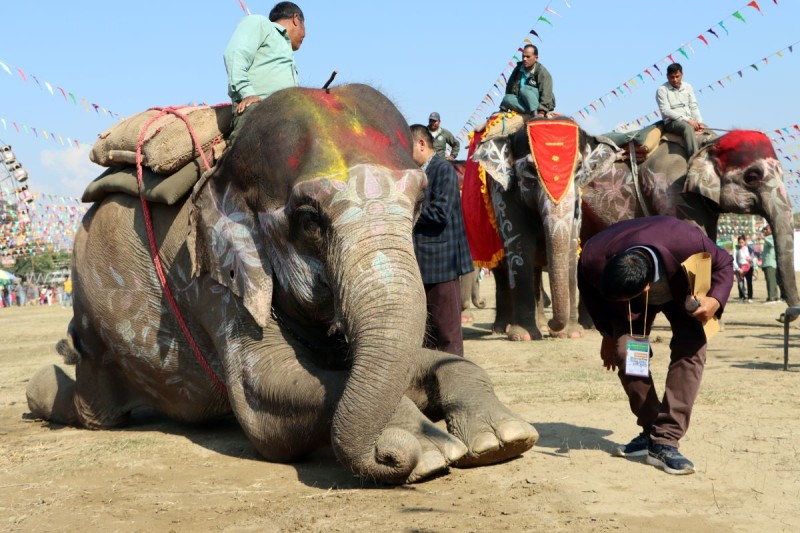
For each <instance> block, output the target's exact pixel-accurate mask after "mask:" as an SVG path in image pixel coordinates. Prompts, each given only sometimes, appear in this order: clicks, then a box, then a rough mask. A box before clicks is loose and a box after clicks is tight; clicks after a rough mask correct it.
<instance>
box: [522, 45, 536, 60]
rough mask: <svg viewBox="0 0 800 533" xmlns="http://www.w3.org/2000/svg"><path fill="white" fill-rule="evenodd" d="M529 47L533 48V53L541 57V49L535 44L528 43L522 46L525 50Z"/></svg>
mask: <svg viewBox="0 0 800 533" xmlns="http://www.w3.org/2000/svg"><path fill="white" fill-rule="evenodd" d="M527 48H533V55H535V56H536V57H539V49H538V48H536V45H535V44H526V45H525V46H523V47H522V49H523V50H525V49H527Z"/></svg>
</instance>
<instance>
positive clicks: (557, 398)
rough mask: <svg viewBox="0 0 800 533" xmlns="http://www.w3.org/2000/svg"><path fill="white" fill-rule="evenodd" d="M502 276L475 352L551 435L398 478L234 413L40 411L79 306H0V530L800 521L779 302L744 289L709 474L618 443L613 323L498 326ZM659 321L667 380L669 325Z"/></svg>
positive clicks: (698, 450) (792, 387) (698, 436)
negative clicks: (300, 458)
mask: <svg viewBox="0 0 800 533" xmlns="http://www.w3.org/2000/svg"><path fill="white" fill-rule="evenodd" d="M491 285H492V282H491V278H489V279H488V280H487V281H486V282H485V284H484V289H483V290H484V294H485V295H486V296H487V300H488V304H489V305H488V306H487V309H485V310H477V311H476V312H475V315H476V321H475V325H474V326H472V327H467V328H465V337H466V339H467V340H466V352H467V357H468V358H470V359H471V360H473V361H476V362H477V363H478V364H480V365H482V366H483V367H484V368H486V369H487V371H488V372H489V375H490V376H491V377H492V380H493V381H494V384H495V388H496V390H497V392H498V395H499V396H500V398H501V399H502V400H504V401H505V402H506V403H507V404H508V405H509V406H511V408H512V409H514V410H515V411H516V412H518V413H520V414H521V415H522V416H523V417H525V418H526V419H527V420H529V421H530V422H531V423H533V424H534V425H535V426H536V428H537V429H538V430H539V433H540V434H541V439H540V441H539V443H538V444H537V446H536V447H535V448H534V449H533V450H531V451H529V452H528V453H526V454H525V455H524V456H523V457H521V458H519V459H516V460H512V461H509V462H507V463H505V464H500V465H496V466H492V467H485V468H477V469H466V470H459V469H453V470H451V471H450V473H449V474H447V475H445V476H441V477H439V478H436V479H433V480H430V481H428V482H425V483H421V484H418V485H411V486H404V487H393V488H370V487H365V486H363V485H362V484H361V483H360V482H359V481H358V480H356V479H354V478H353V477H352V476H350V475H348V474H346V473H345V472H344V471H343V469H342V468H341V467H340V466H339V465H338V464H337V463H336V461H335V459H334V458H333V456H332V454H331V453H330V452H329V451H325V450H324V451H320V452H319V453H318V454H317V455H316V456H315V457H312V458H311V459H310V460H309V461H306V462H304V463H301V464H297V465H276V464H270V463H267V462H265V461H263V460H261V459H260V458H259V457H258V456H257V455H256V453H255V452H254V451H253V449H252V447H251V446H250V444H249V443H248V441H247V440H246V439H245V437H244V436H243V435H242V433H241V431H240V430H239V428H238V427H237V425H236V423H235V421H234V420H233V419H226V420H222V421H218V422H216V423H213V424H209V425H205V426H202V427H199V426H186V425H180V424H176V423H173V422H170V421H168V420H164V419H162V418H160V417H158V416H156V415H147V414H146V415H143V416H140V417H139V420H138V424H137V425H136V426H133V427H130V428H126V429H122V430H117V431H87V430H81V429H73V428H64V427H49V426H47V425H46V424H43V423H41V422H38V421H35V420H30V419H27V418H26V416H25V414H26V413H27V411H28V409H27V404H26V401H25V386H26V382H27V380H28V379H29V378H30V376H31V375H33V373H34V372H35V371H36V370H37V369H38V368H39V367H40V366H42V365H44V364H49V363H53V362H57V361H58V356H57V355H56V354H55V352H54V350H53V346H54V344H55V342H56V341H57V340H58V339H59V338H61V337H62V336H63V335H64V332H65V331H66V325H67V323H68V321H69V318H70V312H68V311H67V310H62V309H61V308H59V307H49V308H48V307H42V308H35V307H30V308H24V309H19V308H12V309H0V331H2V335H3V343H2V345H1V346H0V530H3V531H39V532H41V531H75V530H89V531H213V530H224V531H352V530H363V531H459V532H462V531H641V530H644V529H650V530H659V531H668V532H669V531H674V532H680V533H687V532H692V531H703V532H709V531H712V532H713V531H719V532H728V531H763V532H767V531H800V504H799V503H798V502H800V395H798V394H797V391H798V390H800V350H798V348H797V345H800V330H799V329H797V328H796V327H794V328H793V329H792V335H793V339H794V342H795V346H794V347H793V348H792V349H791V351H790V363H791V367H790V371H789V372H783V371H782V366H783V328H782V326H781V325H780V324H778V323H777V322H776V321H775V317H776V316H777V315H778V314H779V312H780V309H781V305H777V306H776V305H763V304H761V303H760V301H761V300H763V298H761V300H760V301H759V302H757V303H753V304H749V305H745V304H739V303H735V302H731V303H730V304H729V306H728V309H727V312H726V315H725V326H726V330H725V331H724V332H723V333H722V334H720V335H719V336H717V337H716V338H715V339H714V340H713V342H712V345H711V346H710V348H709V352H708V364H707V366H706V372H705V377H704V380H703V386H702V389H701V391H700V396H699V398H698V401H697V404H696V406H695V410H694V416H693V420H692V425H691V428H690V430H689V433H688V435H687V436H686V437H685V438H684V440H683V441H682V451H683V452H684V453H685V454H686V455H687V456H688V457H689V458H690V459H692V460H693V461H694V463H695V465H696V466H697V468H698V473H697V474H695V475H693V476H680V477H679V476H669V475H667V474H665V473H663V472H662V471H660V470H658V469H656V468H654V467H651V466H647V465H646V464H644V463H643V461H641V460H626V459H620V458H616V457H612V456H611V451H612V449H613V447H614V446H615V445H616V444H619V443H624V442H627V441H628V440H629V439H630V438H631V437H633V436H634V435H636V434H637V433H638V428H637V427H636V426H635V423H634V418H633V416H632V415H631V414H630V412H629V410H628V406H627V401H626V399H625V398H624V393H623V391H622V388H621V386H620V385H619V383H618V380H617V377H616V375H615V374H612V373H608V372H606V371H605V370H604V369H603V368H602V366H601V364H600V358H599V355H598V354H599V345H600V337H599V335H598V334H597V333H596V332H594V331H591V332H588V333H587V334H586V336H585V337H584V338H583V339H580V340H573V341H566V340H544V341H540V342H534V343H510V342H508V341H506V340H505V339H504V338H501V337H498V336H494V335H491V334H490V333H489V326H490V324H491V321H492V318H493V313H494V309H493V305H494V297H493V295H492V294H490V291H491ZM734 291H735V288H734ZM765 294H766V290H765V287H764V284H763V281H760V282H756V295H757V296H762V297H763V295H765ZM656 324H657V328H656V331H655V332H654V334H655V335H658V336H660V337H661V342H658V343H657V344H655V347H654V349H655V358H654V360H653V371H654V374H655V375H656V378H657V379H658V380H659V382H663V378H664V375H665V371H666V366H667V362H668V358H669V349H668V343H669V337H670V332H669V330H668V328H667V327H666V321H664V320H663V318H659V319H658V321H657V322H656Z"/></svg>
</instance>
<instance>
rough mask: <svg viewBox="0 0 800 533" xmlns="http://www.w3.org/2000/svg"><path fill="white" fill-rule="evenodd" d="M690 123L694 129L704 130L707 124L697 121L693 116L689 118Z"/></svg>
mask: <svg viewBox="0 0 800 533" xmlns="http://www.w3.org/2000/svg"><path fill="white" fill-rule="evenodd" d="M689 125H690V126H691V127H692V128H693V129H694V131H703V129H705V127H706V125H705V124H702V123H700V122H698V121H696V120H695V119H693V118H690V119H689Z"/></svg>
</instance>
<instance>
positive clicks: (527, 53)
mask: <svg viewBox="0 0 800 533" xmlns="http://www.w3.org/2000/svg"><path fill="white" fill-rule="evenodd" d="M538 60H539V49H538V48H536V47H535V46H534V45H532V44H527V45H525V48H523V49H522V61H520V62H519V63H517V66H516V67H515V68H514V71H513V72H512V73H511V77H510V78H509V79H508V84H507V85H506V95H505V96H504V97H503V101H502V103H501V104H500V109H501V110H503V111H509V110H514V111H518V112H520V113H524V114H527V115H533V114H535V115H537V116H540V117H543V116H546V115H547V114H548V113H550V112H552V111H553V110H554V109H555V107H556V98H555V96H554V95H553V77H552V76H550V73H549V72H548V71H547V69H546V68H544V66H543V65H542V64H541V63H539V61H538Z"/></svg>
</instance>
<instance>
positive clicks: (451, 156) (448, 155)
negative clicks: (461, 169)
mask: <svg viewBox="0 0 800 533" xmlns="http://www.w3.org/2000/svg"><path fill="white" fill-rule="evenodd" d="M446 159H447V160H448V161H455V160H456V156H454V155H453V154H447V157H446Z"/></svg>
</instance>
